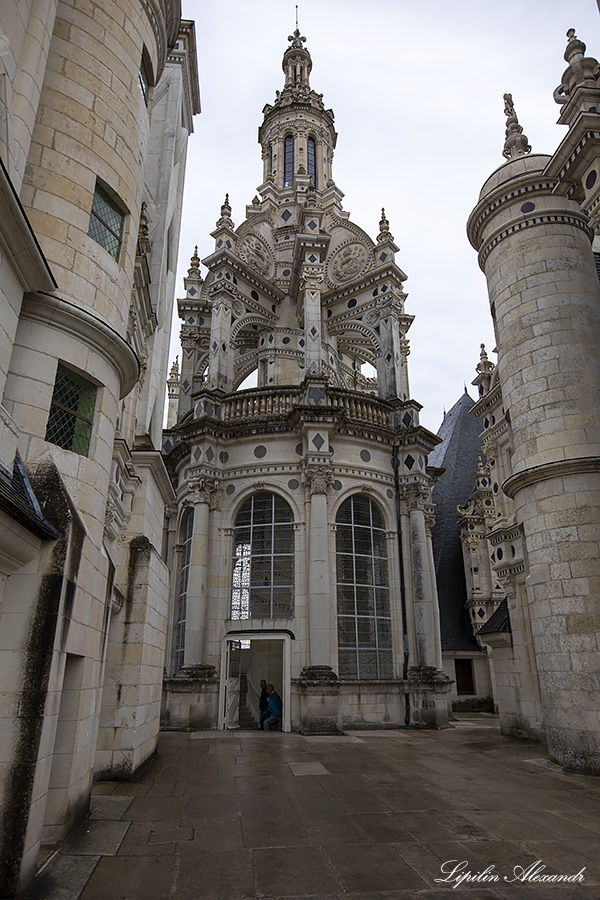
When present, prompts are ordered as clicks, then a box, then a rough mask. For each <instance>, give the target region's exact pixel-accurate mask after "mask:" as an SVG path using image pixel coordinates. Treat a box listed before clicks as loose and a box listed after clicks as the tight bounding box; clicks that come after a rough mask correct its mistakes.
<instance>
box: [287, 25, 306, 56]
mask: <svg viewBox="0 0 600 900" xmlns="http://www.w3.org/2000/svg"><path fill="white" fill-rule="evenodd" d="M288 41H291V42H292V46H291V47H288V50H291V49H294V50H302V44H305V43H306V38H305V37H302V35H301V34H300V31H299V30H298V24H297V23H296V30H295V31H294V33H293V34H288Z"/></svg>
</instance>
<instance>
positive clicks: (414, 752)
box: [23, 716, 600, 900]
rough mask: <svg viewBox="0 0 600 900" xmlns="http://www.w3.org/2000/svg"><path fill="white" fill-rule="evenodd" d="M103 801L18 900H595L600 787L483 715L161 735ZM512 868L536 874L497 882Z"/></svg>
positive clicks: (599, 893) (105, 789)
mask: <svg viewBox="0 0 600 900" xmlns="http://www.w3.org/2000/svg"><path fill="white" fill-rule="evenodd" d="M315 773H320V774H315ZM96 787H97V790H95V792H94V796H93V798H92V803H91V817H90V819H89V820H88V821H87V822H86V824H85V827H84V828H83V829H81V830H80V831H79V832H78V833H77V834H73V835H72V836H70V837H69V839H68V840H67V841H66V842H65V844H64V847H63V850H62V851H61V852H60V853H58V854H55V855H54V856H53V857H51V858H50V859H49V860H48V862H47V863H46V865H45V866H44V868H43V870H42V871H41V872H40V874H39V875H38V877H37V878H36V882H35V883H34V886H33V888H32V890H31V891H30V892H29V894H27V895H26V897H25V898H23V900H259V898H260V900H443V898H450V897H452V898H454V897H466V898H472V900H600V859H599V857H600V854H599V853H598V849H599V846H600V779H594V778H587V777H585V776H579V775H569V774H566V773H564V772H563V771H562V769H560V768H559V767H558V766H555V765H554V764H553V763H551V762H550V761H549V760H548V759H547V756H546V753H545V750H544V748H543V747H542V746H540V745H537V744H533V743H528V742H522V741H517V740H514V739H512V738H507V737H504V736H502V735H501V734H500V733H499V731H498V730H497V722H496V720H495V719H494V718H493V717H491V716H483V717H478V716H462V717H461V718H460V727H457V728H450V729H444V730H441V731H435V732H431V731H398V732H393V731H381V732H377V731H359V732H353V733H351V734H348V735H343V736H331V737H326V736H314V737H302V736H301V735H296V734H284V733H281V732H275V733H267V734H265V733H261V732H258V731H257V732H244V731H232V732H222V733H216V732H199V733H196V734H181V733H176V732H167V733H164V734H162V735H161V737H160V744H159V752H158V755H157V757H156V759H155V760H154V761H153V762H152V763H151V764H150V765H149V766H147V767H146V769H145V770H144V771H143V772H142V774H141V776H140V778H139V779H138V780H137V781H135V782H128V783H118V782H100V783H99V784H98V785H97V786H96ZM536 866H537V869H536ZM544 866H545V867H546V868H545V869H544V868H540V867H544ZM453 867H455V871H453ZM515 867H516V870H517V872H521V873H523V872H527V869H528V867H533V870H532V871H531V872H530V873H529V874H528V875H527V877H525V876H523V880H522V881H514V880H509V881H507V880H505V878H508V879H514V873H515ZM519 867H521V868H520V869H519ZM581 870H583V877H584V881H583V883H565V884H560V883H544V882H542V881H539V880H538V881H537V882H536V881H535V877H536V872H537V874H538V875H539V876H540V877H541V876H543V875H544V874H552V875H561V874H562V875H564V876H567V875H568V876H575V875H577V873H578V872H580V871H581ZM467 873H469V878H468V879H466V880H465V881H463V882H462V883H461V884H459V885H458V886H457V880H458V878H459V877H462V875H464V874H467Z"/></svg>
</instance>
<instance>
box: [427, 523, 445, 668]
mask: <svg viewBox="0 0 600 900" xmlns="http://www.w3.org/2000/svg"><path fill="white" fill-rule="evenodd" d="M434 524H435V517H434V515H433V513H432V512H430V511H429V512H426V514H425V538H426V541H427V560H428V568H429V578H430V580H431V588H430V590H431V594H432V596H433V642H434V653H435V662H434V666H435V667H436V669H441V668H442V633H441V627H440V604H439V601H438V596H437V582H436V579H435V560H434V558H433V544H432V542H431V529H432V528H433V526H434Z"/></svg>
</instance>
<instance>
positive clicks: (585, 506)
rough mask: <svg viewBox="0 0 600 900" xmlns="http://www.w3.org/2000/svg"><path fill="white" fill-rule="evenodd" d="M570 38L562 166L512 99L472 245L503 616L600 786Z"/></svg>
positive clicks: (591, 149) (579, 146) (581, 237)
mask: <svg viewBox="0 0 600 900" xmlns="http://www.w3.org/2000/svg"><path fill="white" fill-rule="evenodd" d="M567 37H568V44H567V50H566V53H565V59H566V61H567V63H568V66H567V69H566V71H565V73H564V74H563V77H562V82H561V84H560V85H559V87H558V88H557V89H556V91H555V93H554V96H555V99H556V101H557V102H558V103H559V104H560V105H561V107H562V109H561V116H560V119H559V122H560V124H565V125H567V126H568V129H569V130H568V132H567V134H566V135H565V137H564V140H563V141H562V143H561V145H560V146H559V148H558V150H557V151H556V153H555V154H554V155H553V156H546V155H541V154H530V147H529V145H528V142H527V138H526V137H525V136H524V135H523V129H522V128H521V126H520V125H519V123H518V120H517V117H516V114H515V110H514V106H513V103H512V97H511V96H510V94H507V95H505V112H506V115H507V117H508V120H507V134H506V144H505V148H504V155H505V157H506V158H507V161H506V162H505V163H504V165H502V166H501V167H500V168H499V169H497V170H496V172H494V173H493V175H491V177H490V178H489V179H488V180H487V181H486V182H485V184H484V186H483V188H482V190H481V194H480V198H479V202H478V204H477V206H476V207H475V209H474V210H473V212H472V213H471V216H470V218H469V223H468V233H469V239H470V241H471V243H472V245H473V247H475V249H476V250H477V251H478V253H479V263H480V266H481V268H482V269H483V271H484V272H485V275H486V278H487V284H488V290H489V297H490V306H491V311H492V317H493V321H494V328H495V334H496V340H497V348H498V382H499V386H500V389H501V397H502V410H501V414H502V415H503V416H504V420H505V423H506V426H507V427H508V436H509V442H510V453H509V455H508V456H507V457H506V459H507V460H508V461H509V462H508V465H509V471H507V472H506V473H505V477H504V478H502V479H501V481H502V482H503V483H502V489H503V491H504V493H505V494H506V495H507V496H508V497H509V498H510V499H511V500H512V501H513V502H514V522H513V523H512V526H511V523H509V522H508V521H506V522H504V523H503V525H499V526H498V527H499V529H500V531H499V534H498V540H497V541H496V543H495V553H496V559H501V560H502V559H505V560H507V559H510V554H511V547H512V549H513V550H514V548H515V546H516V545H515V544H514V541H513V537H514V538H515V540H517V541H518V540H519V539H520V536H521V535H522V540H523V552H524V564H523V566H522V570H523V571H524V572H525V575H524V576H523V578H524V585H523V589H518V588H517V587H515V589H514V590H509V592H508V604H509V611H510V613H511V617H512V616H513V614H514V616H515V617H516V618H517V619H518V620H519V622H520V626H519V627H520V630H521V631H522V633H523V634H528V633H530V636H531V641H532V647H533V653H534V656H535V670H536V673H537V678H538V680H539V692H540V703H541V710H542V717H543V730H544V732H545V735H546V738H547V741H548V747H549V750H550V754H551V756H552V758H553V759H554V760H556V761H557V762H559V763H561V764H563V765H565V766H567V767H569V768H572V769H575V770H579V771H585V772H596V773H597V772H599V771H600V729H599V719H598V714H599V706H598V685H597V684H594V683H593V681H592V680H591V679H592V677H593V676H592V673H594V672H596V673H597V671H598V665H597V661H598V645H597V632H598V628H599V626H600V618H599V615H598V609H599V600H600V598H599V591H600V553H599V546H600V420H599V416H598V409H599V406H600V403H599V401H600V305H599V299H600V297H599V294H600V291H599V283H598V275H597V272H596V267H595V263H594V256H593V253H592V238H593V234H594V229H595V230H596V231H597V230H598V208H599V206H598V196H599V188H600V180H599V179H598V171H599V169H600V137H599V134H598V124H599V118H598V116H599V113H598V110H599V109H600V81H599V75H598V72H599V69H598V63H597V61H596V60H595V59H593V58H586V57H585V55H584V54H585V45H584V44H582V43H581V41H579V40H577V38H576V37H575V33H574V31H573V30H570V31H569V32H568V35H567ZM484 405H485V400H484V398H482V399H481V400H480V406H481V407H482V409H483V406H484ZM488 427H490V428H491V427H492V423H491V422H488V423H487V425H486V428H488ZM484 437H485V432H484ZM488 458H489V456H488ZM491 461H492V462H493V461H494V460H493V459H492V460H491ZM515 525H516V532H515V527H514V526H515ZM504 526H506V527H504ZM502 528H504V530H503V531H502ZM511 528H512V532H515V534H514V535H513V537H511ZM500 532H502V533H500ZM518 532H520V534H519V533H518ZM499 553H500V554H502V555H501V556H500V557H499V556H498V554H499ZM514 584H515V585H516V582H514ZM596 677H597V676H596ZM529 706H530V710H531V714H533V711H534V706H535V697H534V696H533V695H532V696H531V697H530V704H529Z"/></svg>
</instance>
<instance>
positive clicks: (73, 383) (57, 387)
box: [46, 363, 97, 456]
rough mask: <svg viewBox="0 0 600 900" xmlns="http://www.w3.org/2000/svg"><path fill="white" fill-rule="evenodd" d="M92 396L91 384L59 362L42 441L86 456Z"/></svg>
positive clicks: (93, 388) (95, 389)
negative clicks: (44, 437) (44, 438)
mask: <svg viewBox="0 0 600 900" xmlns="http://www.w3.org/2000/svg"><path fill="white" fill-rule="evenodd" d="M96 393H97V388H96V385H95V384H91V382H89V381H88V380H87V379H86V378H82V376H81V375H77V374H76V373H75V372H71V370H70V369H67V368H66V367H65V366H62V365H60V363H59V365H58V368H57V370H56V381H55V383H54V392H53V394H52V401H51V404H50V413H49V415H48V424H47V425H46V440H47V441H50V443H52V444H56V445H57V446H58V447H62V448H63V450H72V451H73V453H79V455H80V456H87V455H88V452H89V449H90V438H91V436H92V425H93V420H94V408H95V406H96Z"/></svg>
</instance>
